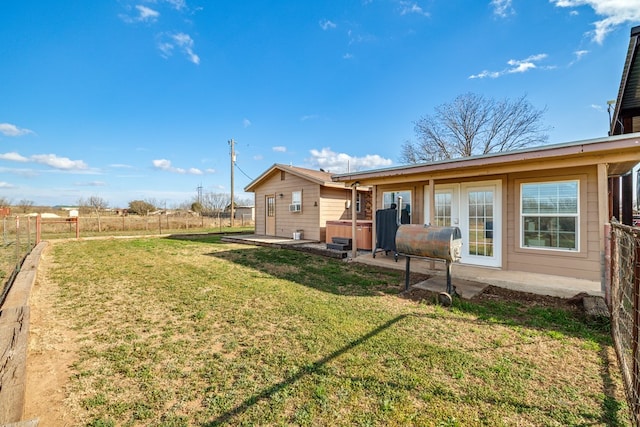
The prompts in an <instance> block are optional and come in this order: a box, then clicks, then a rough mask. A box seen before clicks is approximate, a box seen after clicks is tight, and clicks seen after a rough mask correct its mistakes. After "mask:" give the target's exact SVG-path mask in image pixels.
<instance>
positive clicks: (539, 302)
mask: <svg viewBox="0 0 640 427" xmlns="http://www.w3.org/2000/svg"><path fill="white" fill-rule="evenodd" d="M425 277H426V278H428V277H429V276H425ZM411 280H412V282H411V283H416V282H414V281H413V280H418V278H417V277H416V278H414V277H413V274H412V275H411ZM402 297H403V298H407V299H410V300H413V301H424V300H433V299H434V297H435V293H434V292H431V291H427V290H423V289H416V288H412V289H409V291H408V292H403V293H402ZM582 297H583V295H577V296H576V297H574V298H569V299H567V298H560V297H553V296H548V295H538V294H532V293H528V292H520V291H514V290H511V289H505V288H500V287H497V286H491V285H489V286H487V288H486V289H485V290H484V291H483V292H482V293H480V294H479V295H478V296H476V297H474V298H472V299H471V301H475V302H483V301H494V302H507V303H508V302H512V303H517V304H520V305H521V306H524V307H531V308H532V307H548V308H558V309H562V310H568V311H573V312H581V311H582V307H583V305H582Z"/></svg>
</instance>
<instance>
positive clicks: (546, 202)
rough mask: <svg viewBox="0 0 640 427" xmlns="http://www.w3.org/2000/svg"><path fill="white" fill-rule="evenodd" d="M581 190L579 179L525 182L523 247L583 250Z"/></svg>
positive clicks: (523, 190)
mask: <svg viewBox="0 0 640 427" xmlns="http://www.w3.org/2000/svg"><path fill="white" fill-rule="evenodd" d="M579 194H580V183H579V182H578V181H577V180H572V181H555V182H535V183H533V182H532V183H523V184H521V186H520V213H521V221H520V224H521V236H520V237H521V247H523V248H541V249H555V250H564V251H577V250H579V247H580V246H579V239H578V237H579V235H580V230H579V226H580V218H579V206H580V201H579Z"/></svg>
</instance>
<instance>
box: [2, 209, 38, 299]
mask: <svg viewBox="0 0 640 427" xmlns="http://www.w3.org/2000/svg"><path fill="white" fill-rule="evenodd" d="M0 225H1V226H2V246H0V280H2V284H3V285H2V294H0V305H1V304H2V302H3V301H4V299H5V297H6V295H7V292H8V291H9V286H10V284H11V283H12V282H13V278H14V277H15V276H16V275H17V274H18V272H19V271H20V266H21V265H22V261H24V259H25V257H26V256H27V255H28V254H29V253H30V252H31V250H32V249H33V247H34V246H35V245H36V220H35V218H34V217H20V216H13V217H10V216H5V217H2V218H1V221H0Z"/></svg>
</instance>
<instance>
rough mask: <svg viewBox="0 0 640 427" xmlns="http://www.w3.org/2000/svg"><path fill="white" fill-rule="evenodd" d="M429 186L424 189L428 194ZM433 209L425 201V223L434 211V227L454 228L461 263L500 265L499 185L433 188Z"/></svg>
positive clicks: (465, 184) (494, 183)
mask: <svg viewBox="0 0 640 427" xmlns="http://www.w3.org/2000/svg"><path fill="white" fill-rule="evenodd" d="M428 191H429V187H428V186H426V187H425V194H428V193H427V192H428ZM434 196H435V197H434V198H435V206H433V208H431V206H429V205H430V202H429V200H427V201H426V202H425V213H426V218H427V221H428V218H429V217H430V216H429V213H430V212H431V209H434V221H433V225H435V226H445V227H449V226H456V227H459V228H460V231H461V233H462V258H461V260H460V262H462V263H465V264H473V265H483V266H488V267H500V266H501V265H502V217H501V213H502V182H501V181H482V182H468V183H461V184H443V185H436V186H435V195H434Z"/></svg>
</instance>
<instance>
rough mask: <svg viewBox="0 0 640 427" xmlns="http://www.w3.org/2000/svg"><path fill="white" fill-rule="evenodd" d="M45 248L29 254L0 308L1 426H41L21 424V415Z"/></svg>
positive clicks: (44, 244) (44, 245)
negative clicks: (33, 303) (33, 300)
mask: <svg viewBox="0 0 640 427" xmlns="http://www.w3.org/2000/svg"><path fill="white" fill-rule="evenodd" d="M46 246H47V242H41V243H39V244H38V245H36V247H34V248H33V249H32V250H31V252H30V253H29V255H27V257H26V258H25V260H24V262H23V263H22V266H21V268H20V272H19V273H18V274H17V275H16V277H15V279H14V281H13V284H12V285H11V289H10V290H9V292H8V294H7V297H6V299H5V301H4V303H3V304H2V308H1V309H0V425H3V426H16V427H17V426H37V425H38V420H27V421H22V414H23V411H24V405H25V393H26V384H27V350H28V348H29V318H30V307H29V295H30V294H31V288H32V287H33V285H34V283H35V281H36V277H37V273H38V263H39V261H40V256H41V255H42V251H43V250H44V248H46Z"/></svg>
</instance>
